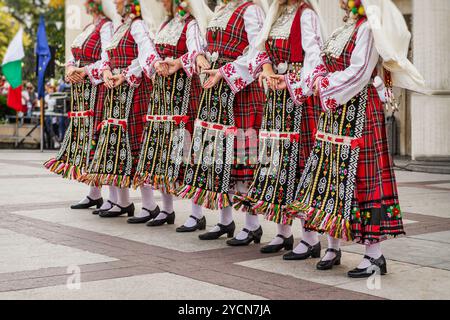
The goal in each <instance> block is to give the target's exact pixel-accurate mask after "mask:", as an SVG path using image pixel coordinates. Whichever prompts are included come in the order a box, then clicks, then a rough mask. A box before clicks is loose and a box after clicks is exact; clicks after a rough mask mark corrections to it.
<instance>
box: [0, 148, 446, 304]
mask: <svg viewBox="0 0 450 320" xmlns="http://www.w3.org/2000/svg"><path fill="white" fill-rule="evenodd" d="M51 156H52V154H51V153H43V154H42V153H39V152H32V151H7V150H3V151H0V215H1V216H0V299H114V298H116V299H283V300H286V299H450V175H436V174H425V173H414V172H406V171H397V178H398V182H399V189H400V200H401V206H402V210H403V211H404V212H405V214H404V219H405V223H406V232H407V236H406V237H400V238H397V239H392V240H389V241H386V242H385V243H383V251H384V253H385V256H386V257H387V259H388V269H389V270H388V271H389V274H388V275H386V276H384V277H381V278H379V277H373V278H372V279H370V280H369V281H367V280H352V279H349V278H347V277H346V271H347V270H349V269H351V268H353V267H355V266H356V265H357V264H358V263H359V260H360V259H361V255H360V254H361V252H362V250H363V248H362V247H361V246H359V245H354V244H351V243H348V244H346V245H345V247H344V248H343V251H344V254H343V260H342V265H341V266H339V267H336V268H334V269H333V270H332V271H330V272H320V271H317V270H315V264H316V263H317V260H309V261H304V262H292V263H291V262H289V263H288V262H284V261H283V260H282V259H281V255H282V253H279V254H276V255H269V256H263V255H261V254H260V253H259V247H260V245H252V246H250V247H245V248H230V247H227V246H226V244H225V239H220V240H217V241H212V242H201V241H199V240H198V232H197V233H192V234H178V233H176V232H175V228H176V227H177V226H178V225H180V224H182V223H183V222H184V220H185V219H186V218H187V217H188V216H189V215H190V212H189V210H190V203H189V201H184V200H178V201H176V202H175V211H176V214H177V219H176V222H175V225H173V226H167V225H166V226H163V227H160V228H156V229H154V228H148V227H146V226H145V225H138V226H135V225H129V224H127V223H126V218H125V217H124V218H116V219H102V218H99V217H97V216H95V215H92V214H91V211H90V210H82V211H73V210H70V209H69V205H70V204H72V203H74V202H77V201H78V200H79V199H81V198H82V197H83V196H84V195H85V193H86V191H87V188H88V187H87V186H85V185H82V184H80V183H77V182H73V181H67V180H64V179H62V178H60V177H58V176H56V175H54V174H52V173H49V172H47V171H46V170H45V169H44V168H43V166H42V163H43V162H44V161H45V160H46V159H48V158H49V157H51ZM104 195H105V196H107V192H106V190H104ZM132 196H133V199H134V200H135V204H136V207H137V208H139V192H138V191H132ZM157 200H158V201H159V200H160V197H159V194H157ZM234 215H235V221H236V223H237V225H238V228H240V227H242V225H243V214H242V213H241V212H235V213H234ZM206 218H207V224H208V227H207V228H210V227H212V226H213V225H214V224H215V223H217V220H218V215H217V213H214V212H209V211H208V212H207V213H206ZM261 221H262V219H261ZM262 224H263V229H264V236H263V241H262V242H263V243H265V242H268V241H270V239H271V238H272V237H273V236H275V234H276V230H275V226H274V225H273V224H271V223H268V222H262ZM294 228H295V230H296V237H300V231H299V230H300V229H299V224H298V222H296V223H295V224H294ZM322 238H323V240H325V239H324V238H325V237H322ZM323 245H324V246H325V242H324V243H323Z"/></svg>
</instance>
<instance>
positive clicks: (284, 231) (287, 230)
mask: <svg viewBox="0 0 450 320" xmlns="http://www.w3.org/2000/svg"><path fill="white" fill-rule="evenodd" d="M277 235H282V236H283V237H285V238H289V237H290V236H292V227H291V226H290V225H283V224H277ZM282 243H283V239H281V238H279V237H275V238H273V240H272V241H271V242H270V243H269V245H271V246H274V245H277V244H282Z"/></svg>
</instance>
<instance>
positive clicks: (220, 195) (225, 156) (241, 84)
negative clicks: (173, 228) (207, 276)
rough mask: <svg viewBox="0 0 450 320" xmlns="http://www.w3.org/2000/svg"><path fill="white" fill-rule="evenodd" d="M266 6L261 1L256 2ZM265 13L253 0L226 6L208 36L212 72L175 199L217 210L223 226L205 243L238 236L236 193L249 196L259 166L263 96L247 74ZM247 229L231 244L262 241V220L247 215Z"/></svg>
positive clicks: (219, 9) (221, 6)
mask: <svg viewBox="0 0 450 320" xmlns="http://www.w3.org/2000/svg"><path fill="white" fill-rule="evenodd" d="M255 2H259V3H261V2H262V1H255ZM263 23H264V11H263V10H262V9H261V7H260V6H258V5H256V4H255V3H253V1H244V0H228V1H221V2H220V3H219V5H218V6H217V7H216V10H215V13H214V15H213V17H212V18H211V20H210V22H209V24H208V27H207V31H206V40H207V50H206V51H207V56H208V59H209V61H210V63H211V68H212V69H211V70H205V68H203V69H202V72H203V73H207V74H208V75H209V78H208V79H207V80H206V81H205V83H204V85H203V87H204V90H203V93H202V96H201V100H200V105H199V111H198V116H197V119H196V121H195V127H194V134H193V138H192V147H191V154H190V158H189V159H190V163H189V164H188V165H187V168H186V173H185V177H184V186H182V187H181V188H179V189H178V190H177V192H176V194H177V195H178V196H180V197H182V198H188V199H192V200H193V201H194V203H196V204H198V205H201V206H203V207H205V208H209V209H212V210H217V209H218V210H220V221H219V224H217V225H216V226H215V227H214V228H213V229H212V230H210V232H207V233H205V234H202V235H200V236H199V238H200V239H201V240H214V239H218V238H219V237H220V236H222V235H224V234H227V235H228V237H233V235H234V231H235V224H234V221H233V215H232V201H231V198H230V197H231V196H232V195H231V191H232V188H233V187H234V189H235V190H239V191H240V192H241V193H246V191H247V187H246V185H245V183H248V182H249V181H251V179H252V176H253V169H254V167H255V164H256V161H257V156H256V152H257V150H256V149H257V138H258V137H257V131H258V130H259V128H260V126H261V118H262V109H263V103H264V92H263V90H262V89H261V88H259V86H258V84H257V82H254V78H253V76H252V74H251V73H250V71H249V69H248V62H249V60H250V59H251V58H252V57H253V55H254V54H256V52H257V51H256V40H257V38H258V35H259V33H260V32H261V29H262V26H263ZM245 220H246V223H245V228H244V229H243V230H242V231H241V232H239V233H238V234H237V235H236V238H234V239H230V240H228V242H227V243H228V244H229V245H248V244H250V243H251V242H253V241H255V242H257V243H259V242H260V239H261V236H262V229H261V227H260V225H259V221H258V217H257V216H255V215H252V214H247V215H246V219H245Z"/></svg>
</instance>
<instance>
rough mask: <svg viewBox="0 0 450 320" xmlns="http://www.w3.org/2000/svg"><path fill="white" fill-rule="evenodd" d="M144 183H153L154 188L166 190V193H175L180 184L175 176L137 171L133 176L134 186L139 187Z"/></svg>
mask: <svg viewBox="0 0 450 320" xmlns="http://www.w3.org/2000/svg"><path fill="white" fill-rule="evenodd" d="M144 184H147V185H151V186H152V187H153V188H154V189H158V190H161V191H164V192H166V193H175V192H176V189H177V188H178V187H179V186H180V185H179V183H177V179H174V178H171V179H169V178H166V177H164V176H160V175H157V176H153V178H152V177H151V176H150V174H149V173H148V172H145V173H136V174H135V175H134V178H133V184H132V185H133V188H134V189H137V188H139V187H141V186H143V185H144Z"/></svg>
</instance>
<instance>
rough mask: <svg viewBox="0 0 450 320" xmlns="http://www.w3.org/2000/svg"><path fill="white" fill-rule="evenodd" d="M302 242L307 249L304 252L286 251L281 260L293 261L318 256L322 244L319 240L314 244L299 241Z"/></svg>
mask: <svg viewBox="0 0 450 320" xmlns="http://www.w3.org/2000/svg"><path fill="white" fill-rule="evenodd" d="M300 243H303V244H304V245H305V246H306V247H307V248H308V250H307V251H306V252H305V253H295V252H294V251H291V252H288V253H286V254H285V255H284V256H283V260H287V261H294V260H306V259H308V258H320V251H321V250H322V246H321V245H320V242H318V243H317V244H316V245H314V246H312V245H310V244H309V243H308V242H306V241H303V240H302V241H300Z"/></svg>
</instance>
